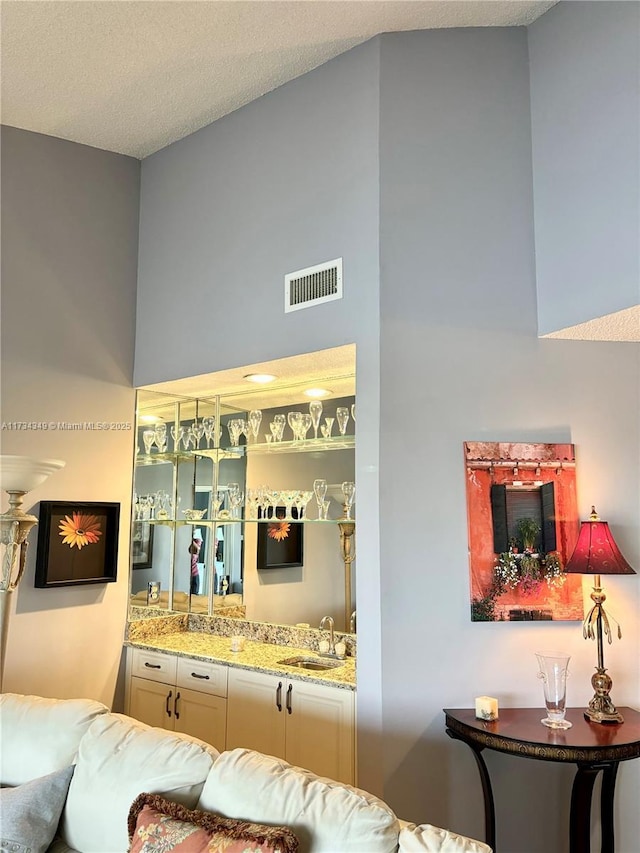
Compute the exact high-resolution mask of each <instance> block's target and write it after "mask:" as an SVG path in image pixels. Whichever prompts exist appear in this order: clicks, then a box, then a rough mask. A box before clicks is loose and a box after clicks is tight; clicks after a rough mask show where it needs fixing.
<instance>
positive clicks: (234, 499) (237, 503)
mask: <svg viewBox="0 0 640 853" xmlns="http://www.w3.org/2000/svg"><path fill="white" fill-rule="evenodd" d="M234 485H236V486H238V488H237V490H234V491H230V492H229V505H230V506H231V517H232V518H240V512H239V510H240V507H241V505H242V503H243V501H244V492H243V491H242V489H241V488H240V486H239V485H238V484H237V483H234Z"/></svg>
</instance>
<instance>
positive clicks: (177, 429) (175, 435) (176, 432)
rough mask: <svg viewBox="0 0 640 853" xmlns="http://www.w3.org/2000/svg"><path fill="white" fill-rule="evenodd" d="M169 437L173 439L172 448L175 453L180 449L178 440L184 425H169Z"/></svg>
mask: <svg viewBox="0 0 640 853" xmlns="http://www.w3.org/2000/svg"><path fill="white" fill-rule="evenodd" d="M170 432H171V438H172V439H173V449H174V450H175V451H176V453H177V452H178V451H179V450H180V442H181V441H182V439H183V437H184V427H183V426H180V425H179V424H174V425H173V426H172V427H171V430H170Z"/></svg>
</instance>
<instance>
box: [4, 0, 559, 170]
mask: <svg viewBox="0 0 640 853" xmlns="http://www.w3.org/2000/svg"><path fill="white" fill-rule="evenodd" d="M554 2H555V0H551V2H527V0H511V2H485V0H473V1H472V2H467V0H453V2H449V0H440V2H423V1H422V0H409V2H405V0H380V2H379V1H378V0H295V1H294V2H281V1H280V0H251V1H250V2H245V0H231V2H229V0H198V2H191V0H135V2H130V0H72V2H67V0H2V2H1V4H0V15H1V19H0V24H1V29H0V38H1V44H0V47H1V60H0V61H1V65H0V72H1V78H2V83H1V97H2V99H1V106H2V123H3V124H7V125H11V126H13V127H18V128H22V129H24V130H33V131H37V132H38V133H44V134H47V135H49V136H57V137H60V138H62V139H69V140H72V141H73V142H81V143H84V144H86V145H92V146H94V147H96V148H102V149H105V150H107V151H116V152H118V153H121V154H129V155H131V156H133V157H138V158H143V157H146V156H147V155H149V154H152V153H153V152H154V151H157V150H159V149H160V148H164V147H165V146H166V145H169V144H170V143H172V142H175V141H176V140H178V139H181V138H182V137H184V136H187V135H188V134H190V133H193V132H194V131H195V130H198V129H199V128H201V127H204V126H205V125H207V124H210V123H211V122H212V121H215V119H218V118H220V117H221V116H223V115H226V114H227V113H230V112H232V111H233V110H235V109H238V107H241V106H242V105H243V104H246V103H248V102H249V101H252V100H254V99H255V98H258V97H260V96H261V95H263V94H265V93H266V92H269V91H271V90H273V89H275V88H276V87H277V86H280V85H282V84H283V83H285V82H287V81H288V80H292V79H293V78H294V77H298V76H299V75H301V74H304V73H305V72H306V71H310V70H311V69H312V68H316V67H317V66H318V65H321V64H322V63H324V62H326V61H327V60H329V59H331V58H332V57H334V56H337V55H338V54H340V53H343V52H344V51H346V50H349V49H350V48H351V47H353V46H354V45H356V44H359V43H360V42H363V41H366V40H367V39H369V38H371V37H373V36H375V35H377V34H378V33H381V32H391V31H400V30H420V29H437V28H443V27H476V26H480V27H485V26H521V25H527V24H529V23H531V22H532V21H534V20H535V19H536V18H538V17H539V16H540V15H541V14H543V13H544V12H545V11H547V9H549V8H550V7H551V6H553V5H554Z"/></svg>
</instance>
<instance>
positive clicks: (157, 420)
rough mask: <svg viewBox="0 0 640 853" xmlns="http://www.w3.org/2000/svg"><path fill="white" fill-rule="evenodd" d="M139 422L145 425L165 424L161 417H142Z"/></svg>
mask: <svg viewBox="0 0 640 853" xmlns="http://www.w3.org/2000/svg"><path fill="white" fill-rule="evenodd" d="M138 420H139V421H140V423H143V424H160V423H163V422H164V418H161V417H160V415H140V417H139V418H138Z"/></svg>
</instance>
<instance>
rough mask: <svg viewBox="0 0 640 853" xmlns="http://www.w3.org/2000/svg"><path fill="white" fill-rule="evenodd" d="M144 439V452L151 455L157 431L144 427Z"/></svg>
mask: <svg viewBox="0 0 640 853" xmlns="http://www.w3.org/2000/svg"><path fill="white" fill-rule="evenodd" d="M142 440H143V442H144V452H145V453H146V454H147V456H149V455H150V454H151V447H152V446H153V443H154V442H155V440H156V431H155V430H154V429H143V430H142Z"/></svg>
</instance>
